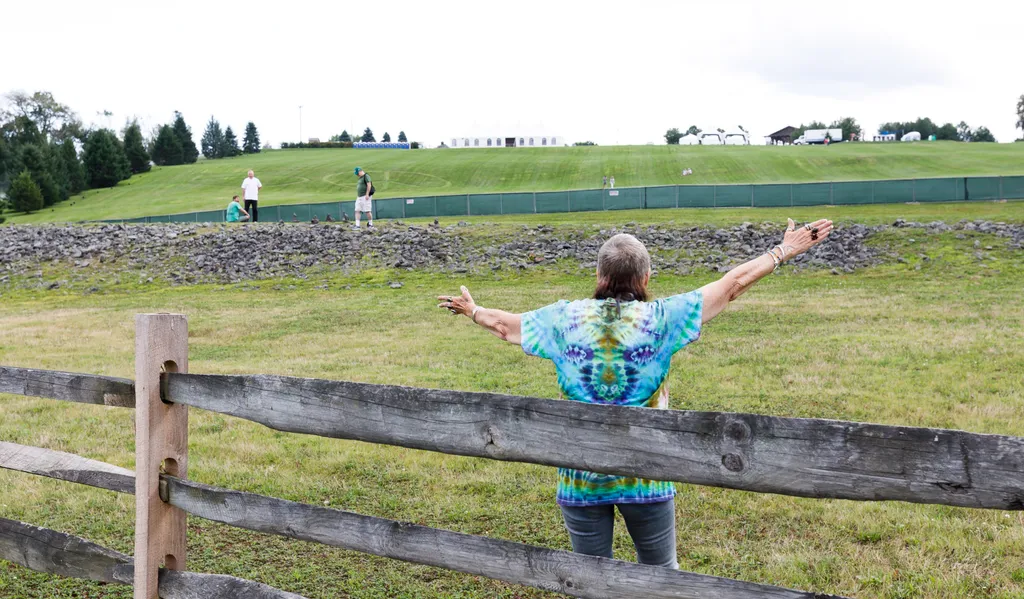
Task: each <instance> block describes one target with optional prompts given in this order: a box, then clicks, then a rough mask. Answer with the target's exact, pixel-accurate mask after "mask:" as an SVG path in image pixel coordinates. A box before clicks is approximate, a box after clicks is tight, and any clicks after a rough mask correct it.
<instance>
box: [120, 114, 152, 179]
mask: <svg viewBox="0 0 1024 599" xmlns="http://www.w3.org/2000/svg"><path fill="white" fill-rule="evenodd" d="M123 135H124V153H125V155H126V156H128V164H129V165H130V166H131V170H132V174H136V173H145V172H147V171H149V169H150V165H149V160H150V159H149V152H147V151H146V146H145V145H143V143H142V129H141V128H139V121H138V120H134V119H133V120H132V122H130V123H128V125H127V126H126V127H125V128H124V133H123Z"/></svg>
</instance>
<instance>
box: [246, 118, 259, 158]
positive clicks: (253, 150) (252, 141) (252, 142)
mask: <svg viewBox="0 0 1024 599" xmlns="http://www.w3.org/2000/svg"><path fill="white" fill-rule="evenodd" d="M259 151H260V134H259V132H258V131H256V125H255V124H254V123H253V122H252V121H249V122H248V123H247V124H246V125H245V138H244V139H243V140H242V152H244V153H246V154H258V153H259Z"/></svg>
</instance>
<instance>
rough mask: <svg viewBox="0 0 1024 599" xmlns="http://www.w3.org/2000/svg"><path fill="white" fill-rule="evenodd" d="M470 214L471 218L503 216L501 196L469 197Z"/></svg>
mask: <svg viewBox="0 0 1024 599" xmlns="http://www.w3.org/2000/svg"><path fill="white" fill-rule="evenodd" d="M469 214H470V215H471V216H490V215H492V214H501V194H500V193H492V194H477V195H471V196H469Z"/></svg>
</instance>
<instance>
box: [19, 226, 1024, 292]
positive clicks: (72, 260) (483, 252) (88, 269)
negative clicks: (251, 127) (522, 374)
mask: <svg viewBox="0 0 1024 599" xmlns="http://www.w3.org/2000/svg"><path fill="white" fill-rule="evenodd" d="M492 228H493V227H490V226H488V225H466V224H465V223H459V224H458V225H450V226H444V227H440V226H436V225H434V226H430V225H428V226H407V225H404V224H402V223H401V222H400V221H398V222H394V223H389V224H386V225H383V226H380V227H379V228H378V229H376V230H374V231H367V230H365V229H363V230H359V231H356V230H353V229H352V228H351V227H350V226H342V225H334V224H317V225H296V224H267V225H262V224H261V225H258V226H254V225H240V226H226V225H190V224H182V225H179V224H166V225H155V224H154V225H97V226H28V225H23V226H10V227H0V284H4V283H8V282H10V281H11V280H12V277H15V278H19V277H28V278H29V279H32V278H35V279H37V280H38V281H39V282H38V285H39V286H43V287H50V288H57V287H60V286H62V285H67V284H68V283H69V282H72V283H73V282H75V281H76V280H86V279H89V278H90V277H91V276H92V275H95V274H96V273H98V272H109V273H112V274H116V275H117V276H122V275H127V274H131V275H137V276H138V277H139V278H140V279H141V280H143V281H146V280H151V279H154V278H157V279H163V280H167V281H170V282H172V283H175V284H193V283H206V282H216V283H236V282H242V281H248V280H256V279H272V278H279V277H300V278H304V277H306V276H308V275H309V273H310V272H311V271H313V270H315V269H316V268H317V267H322V268H327V269H329V270H340V271H345V272H352V271H356V270H359V269H362V268H367V267H371V268H372V267H378V268H380V267H383V268H397V269H424V270H433V271H447V272H460V273H461V272H491V271H508V270H512V271H517V270H523V269H531V268H537V267H549V268H551V267H554V268H559V269H562V270H568V271H570V272H574V271H577V270H588V271H589V270H592V269H593V268H594V266H595V265H596V259H597V251H598V248H600V246H601V244H602V243H603V242H604V241H605V240H606V239H607V238H608V237H610V236H611V235H613V234H615V233H620V232H627V233H632V234H634V235H636V236H637V237H638V238H639V239H640V240H641V241H643V242H644V243H645V244H647V246H648V248H649V249H650V250H651V255H652V259H653V261H654V268H655V270H656V271H662V272H675V273H680V274H686V273H689V272H693V271H695V270H714V271H719V272H724V271H726V270H728V269H729V268H730V267H732V266H734V265H735V264H737V263H739V262H742V261H744V260H747V259H749V258H751V257H754V256H756V255H758V254H760V253H762V252H764V251H765V250H766V249H767V248H769V247H770V246H772V245H774V244H775V243H778V241H779V235H780V231H779V227H778V225H772V224H751V223H744V224H742V225H739V226H734V227H727V228H714V227H708V226H699V227H678V226H671V225H656V226H645V225H638V224H627V225H625V226H622V227H615V228H612V227H606V228H599V227H596V226H594V227H590V228H582V227H581V228H573V227H564V226H561V227H557V228H553V227H548V226H543V225H542V226H536V227H525V226H524V227H522V228H521V229H518V230H513V231H509V230H508V229H502V230H500V231H499V232H497V233H496V232H494V231H491V230H490V229H492ZM892 228H897V229H900V228H918V229H923V230H924V231H925V232H926V233H944V232H954V231H955V232H957V234H958V237H964V233H966V232H968V231H977V232H981V233H988V234H992V235H996V236H999V237H1007V238H1009V239H1010V247H1011V248H1015V249H1020V248H1021V247H1024V226H1022V225H1015V224H1005V223H993V222H986V221H961V222H958V223H954V224H947V223H942V222H933V223H914V222H904V221H902V220H898V221H896V222H895V223H893V224H891V225H879V226H870V227H869V226H864V225H859V224H843V225H841V226H839V227H837V228H836V229H835V231H834V232H833V233H832V235H831V237H830V239H829V241H828V242H827V243H825V244H823V245H821V246H818V247H817V248H815V249H813V250H812V251H810V252H808V253H807V254H806V255H803V256H800V257H798V258H797V259H796V260H795V261H794V265H795V267H796V268H822V269H831V270H832V271H833V272H835V273H839V272H851V271H852V270H854V269H856V268H860V267H864V266H870V265H872V264H876V263H878V262H880V261H882V260H883V259H887V258H892V259H898V258H897V257H896V256H886V255H883V252H882V251H881V250H879V249H877V248H875V247H872V246H869V245H867V244H866V243H865V241H866V240H867V239H869V238H870V237H871V236H872V235H875V234H877V233H879V232H881V231H885V230H889V229H892ZM50 265H54V266H65V267H68V268H64V269H62V270H61V272H62V273H63V274H62V275H61V277H60V278H58V279H57V280H47V279H48V278H50V277H44V274H43V269H44V268H45V267H47V266H50Z"/></svg>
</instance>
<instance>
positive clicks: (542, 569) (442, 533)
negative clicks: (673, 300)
mask: <svg viewBox="0 0 1024 599" xmlns="http://www.w3.org/2000/svg"><path fill="white" fill-rule="evenodd" d="M161 489H162V494H163V495H164V498H165V499H166V500H167V501H168V502H169V503H171V504H172V505H175V506H177V507H180V508H181V509H183V510H184V511H186V512H188V513H190V514H194V515H196V516H200V517H202V518H206V519H208V520H213V521H216V522H223V523H225V524H229V525H231V526H236V527H239V528H245V529H248V530H254V531H258V532H264V533H269V534H276V535H280V536H283V537H288V538H292V539H301V540H304V541H313V542H316V543H323V544H326V545H332V546H335V547H343V548H345V549H351V550H354V551H360V552H363V553H371V554H373V555H380V556H384V557H390V558H394V559H399V560H403V561H407V562H413V563H417V564H426V565H429V566H436V567H440V568H446V569H449V570H456V571H459V572H465V573H468V574H474V575H477V576H486V577H487V578H493V579H496V580H503V581H505V582H511V583H516V584H524V585H528V586H532V587H537V588H541V589H545V590H548V591H556V592H561V593H565V594H567V595H572V596H574V597H588V598H591V599H611V598H616V599H617V598H620V597H645V598H655V599H657V598H664V597H672V598H681V597H683V598H688V599H710V598H715V599H755V598H757V599H798V598H799V599H826V598H827V597H832V596H831V595H822V594H814V593H805V592H801V591H793V590H789V589H783V588H779V587H772V586H766V585H758V584H753V583H749V582H741V581H737V580H730V579H727V578H718V577H715V576H707V575H703V574H693V573H690V572H681V571H678V570H671V569H668V568H659V567H655V566H645V565H642V564H635V563H631V562H624V561H619V560H613V559H607V558H601V557H592V556H589V555H581V554H578V553H569V552H567V551H556V550H553V549H544V548H541V547H533V546H530V545H523V544H520V543H513V542H510V541H502V540H498V539H490V538H487V537H480V536H475V535H468V534H462V533H456V532H451V531H447V530H439V529H435V528H428V527H425V526H418V525H414V524H406V523H401V522H395V521H393V520H386V519H383V518H374V517H370V516H363V515H360V514H354V513H351V512H344V511H341V510H334V509H329V508H323V507H318V506H311V505H304V504H301V503H295V502H291V501H285V500H283V499H275V498H272V497H264V496H262V495H254V494H252V493H243V492H240V491H230V490H226V489H218V488H216V487H211V486H208V485H203V484H200V483H196V482H193V481H188V480H182V479H178V478H174V477H171V476H165V477H163V479H162V482H161Z"/></svg>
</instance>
